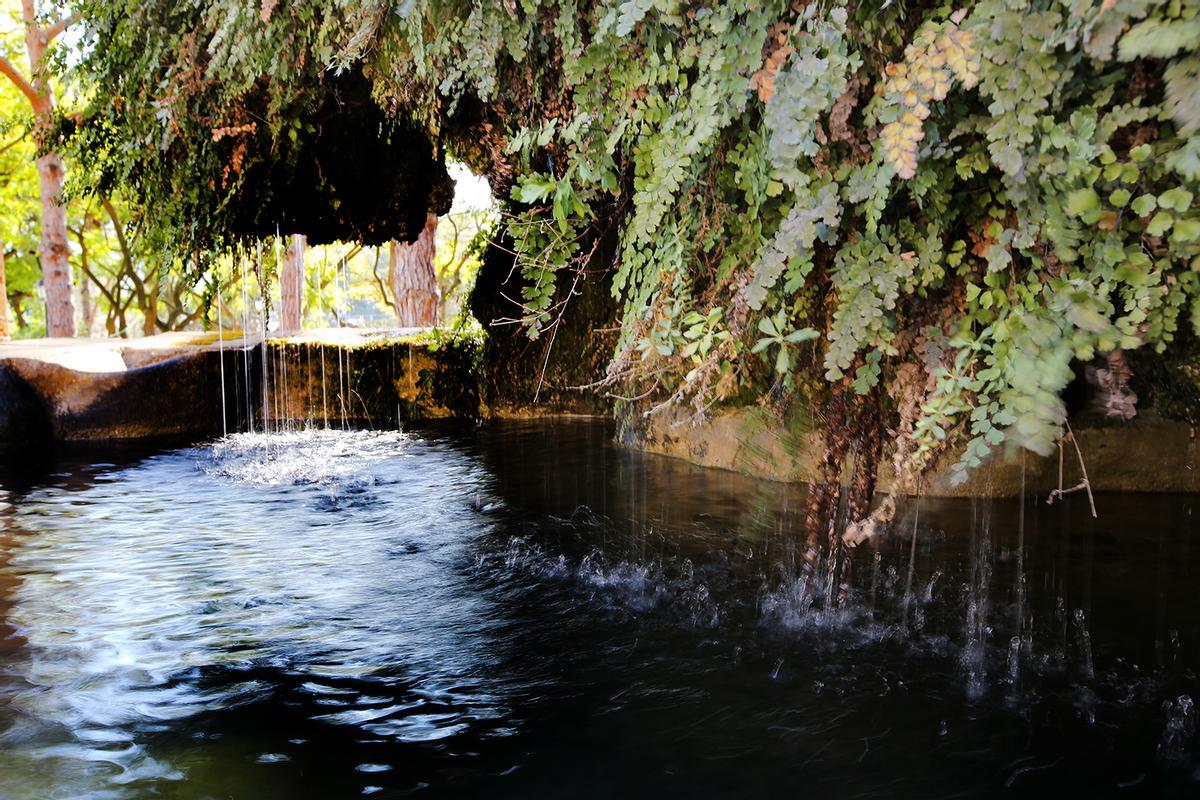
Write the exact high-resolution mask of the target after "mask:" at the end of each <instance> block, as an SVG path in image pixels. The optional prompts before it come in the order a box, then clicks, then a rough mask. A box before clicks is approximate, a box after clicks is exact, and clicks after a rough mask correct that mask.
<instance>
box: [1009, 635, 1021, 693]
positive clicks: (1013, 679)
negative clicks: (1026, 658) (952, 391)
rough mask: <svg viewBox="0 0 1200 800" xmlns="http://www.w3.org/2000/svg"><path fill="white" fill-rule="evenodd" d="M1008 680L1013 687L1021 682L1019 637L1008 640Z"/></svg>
mask: <svg viewBox="0 0 1200 800" xmlns="http://www.w3.org/2000/svg"><path fill="white" fill-rule="evenodd" d="M1008 682H1009V683H1010V684H1011V685H1012V687H1013V688H1014V689H1016V687H1017V686H1018V685H1020V682H1021V637H1020V636H1014V637H1012V638H1011V639H1009V640H1008Z"/></svg>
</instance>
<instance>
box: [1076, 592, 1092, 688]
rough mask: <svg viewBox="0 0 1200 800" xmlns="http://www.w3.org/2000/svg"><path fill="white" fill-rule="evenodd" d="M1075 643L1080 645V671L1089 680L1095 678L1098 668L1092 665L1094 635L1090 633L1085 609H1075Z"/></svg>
mask: <svg viewBox="0 0 1200 800" xmlns="http://www.w3.org/2000/svg"><path fill="white" fill-rule="evenodd" d="M1075 643H1076V644H1077V645H1078V646H1079V659H1080V664H1079V671H1080V673H1081V674H1082V676H1083V678H1084V679H1085V680H1088V681H1092V680H1095V678H1096V670H1095V668H1094V667H1093V666H1092V635H1091V634H1090V633H1088V629H1087V620H1085V619H1084V616H1083V609H1082V608H1077V609H1075Z"/></svg>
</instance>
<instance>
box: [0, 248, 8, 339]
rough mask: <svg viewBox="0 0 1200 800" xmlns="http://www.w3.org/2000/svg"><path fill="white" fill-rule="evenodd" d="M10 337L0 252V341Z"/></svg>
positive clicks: (2, 262)
mask: <svg viewBox="0 0 1200 800" xmlns="http://www.w3.org/2000/svg"><path fill="white" fill-rule="evenodd" d="M10 336H11V333H10V331H9V330H8V282H7V281H6V280H5V277H4V251H3V250H0V341H3V340H7V339H8V338H9V337H10Z"/></svg>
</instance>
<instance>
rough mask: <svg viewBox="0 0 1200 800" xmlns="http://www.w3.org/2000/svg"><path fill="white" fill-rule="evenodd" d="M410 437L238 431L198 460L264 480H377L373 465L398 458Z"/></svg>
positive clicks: (234, 475) (232, 474)
mask: <svg viewBox="0 0 1200 800" xmlns="http://www.w3.org/2000/svg"><path fill="white" fill-rule="evenodd" d="M411 441H412V438H411V437H410V436H408V435H406V434H404V433H402V432H400V431H332V430H298V431H285V432H278V433H235V434H232V435H230V436H226V437H224V438H222V439H220V440H218V441H217V442H215V443H214V444H213V446H212V450H211V453H210V454H208V456H207V457H206V458H205V459H204V460H203V461H202V462H201V464H200V466H201V469H202V470H203V471H204V472H206V473H208V474H209V475H212V476H215V477H221V478H228V479H232V480H234V481H237V482H239V483H246V484H253V485H260V486H270V485H281V484H283V485H306V484H329V483H336V482H345V481H354V482H364V481H365V482H374V480H375V476H374V475H373V474H372V472H371V469H370V468H371V465H372V464H376V463H378V462H380V461H384V460H386V459H391V458H395V457H396V456H397V455H398V454H399V453H400V452H402V451H403V450H404V448H406V447H407V446H409V444H410V443H411Z"/></svg>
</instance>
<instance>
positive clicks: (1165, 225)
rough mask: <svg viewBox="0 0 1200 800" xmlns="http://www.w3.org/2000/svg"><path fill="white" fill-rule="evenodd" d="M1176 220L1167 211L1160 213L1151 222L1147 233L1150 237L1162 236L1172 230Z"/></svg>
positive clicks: (1147, 227)
mask: <svg viewBox="0 0 1200 800" xmlns="http://www.w3.org/2000/svg"><path fill="white" fill-rule="evenodd" d="M1174 221H1175V219H1174V217H1172V216H1171V215H1170V214H1168V213H1167V212H1166V211H1160V212H1158V213H1157V214H1155V215H1154V219H1152V220H1150V224H1149V225H1147V226H1146V233H1147V234H1148V235H1150V236H1162V235H1163V234H1164V233H1166V232H1167V231H1168V230H1170V229H1171V225H1172V223H1174Z"/></svg>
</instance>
